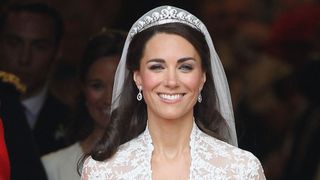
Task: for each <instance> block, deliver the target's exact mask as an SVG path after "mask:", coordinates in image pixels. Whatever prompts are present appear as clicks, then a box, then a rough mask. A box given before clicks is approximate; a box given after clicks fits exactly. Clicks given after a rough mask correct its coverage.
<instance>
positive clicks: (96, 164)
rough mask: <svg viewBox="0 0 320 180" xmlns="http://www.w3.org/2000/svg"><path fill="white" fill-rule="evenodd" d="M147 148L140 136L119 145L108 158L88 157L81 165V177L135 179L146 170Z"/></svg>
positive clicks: (141, 175)
mask: <svg viewBox="0 0 320 180" xmlns="http://www.w3.org/2000/svg"><path fill="white" fill-rule="evenodd" d="M146 158H147V150H146V145H145V144H144V142H143V140H142V139H141V136H139V137H137V138H135V139H133V140H131V141H129V142H127V143H125V144H123V145H121V146H120V147H119V149H118V151H117V152H116V153H115V154H114V155H113V156H112V157H111V158H109V159H107V160H104V161H96V160H94V159H93V158H92V157H88V158H87V159H86V161H85V163H84V165H83V169H82V178H83V179H90V180H91V179H135V178H138V177H143V175H144V174H145V172H146V168H145V167H146V162H147V161H146Z"/></svg>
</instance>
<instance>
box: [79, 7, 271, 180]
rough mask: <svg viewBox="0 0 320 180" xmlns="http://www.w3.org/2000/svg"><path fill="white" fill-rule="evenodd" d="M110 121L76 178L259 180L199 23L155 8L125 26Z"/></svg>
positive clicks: (179, 13) (260, 174) (183, 14)
mask: <svg viewBox="0 0 320 180" xmlns="http://www.w3.org/2000/svg"><path fill="white" fill-rule="evenodd" d="M113 88H114V89H113V103H112V114H111V121H110V125H109V126H108V128H107V129H106V131H105V134H104V136H103V138H102V139H101V140H100V142H99V143H98V144H97V145H96V146H95V148H94V149H93V150H92V152H91V153H90V156H89V157H88V158H87V159H86V160H85V163H84V168H83V170H82V179H90V180H91V179H265V176H264V173H263V169H262V167H261V164H260V162H259V160H258V159H257V158H256V157H255V156H254V155H252V154H251V153H250V152H247V151H244V150H241V149H239V148H237V147H236V146H237V139H236V131H235V127H234V119H233V111H232V106H231V100H230V94H229V88H228V84H227V81H226V77H225V73H224V70H223V67H222V65H221V62H220V60H219V57H218V55H217V53H216V52H215V49H214V46H213V44H212V40H211V37H210V35H209V33H208V31H207V29H206V27H205V26H204V24H203V23H202V22H201V21H200V20H199V19H197V18H196V17H195V16H193V15H192V14H190V13H189V12H187V11H185V10H182V9H179V8H176V7H171V6H161V7H158V8H155V9H153V10H151V11H149V12H147V13H146V14H145V15H143V16H142V17H141V18H140V19H139V20H138V21H137V22H135V23H134V24H133V26H132V28H131V30H130V31H129V34H128V37H127V40H126V43H125V46H124V49H123V53H122V57H121V61H120V63H119V65H118V69H117V72H116V77H115V83H114V87H113Z"/></svg>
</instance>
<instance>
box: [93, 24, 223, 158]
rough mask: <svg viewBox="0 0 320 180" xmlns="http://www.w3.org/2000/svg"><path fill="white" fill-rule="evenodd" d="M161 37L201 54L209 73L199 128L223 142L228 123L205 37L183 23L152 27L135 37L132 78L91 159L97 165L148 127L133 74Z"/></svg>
mask: <svg viewBox="0 0 320 180" xmlns="http://www.w3.org/2000/svg"><path fill="white" fill-rule="evenodd" d="M158 33H166V34H175V35H179V36H181V37H183V38H185V39H186V40H187V41H189V42H190V43H191V44H192V45H193V46H194V48H195V49H196V51H197V52H198V53H199V55H200V58H201V63H202V65H201V66H202V69H203V70H204V72H206V79H207V80H206V82H205V84H204V86H203V89H202V96H203V100H202V102H201V103H197V104H196V105H195V107H194V118H195V122H196V124H197V126H198V127H199V128H200V129H201V130H202V131H203V132H205V133H207V134H208V135H210V136H213V137H216V138H218V139H222V140H224V139H223V138H222V137H225V134H223V133H224V132H225V129H228V128H227V123H226V121H225V119H224V118H223V117H222V115H221V114H220V112H219V111H218V107H217V104H218V102H217V99H218V98H217V97H216V90H215V86H214V84H213V77H212V73H211V72H212V71H211V69H210V68H211V62H210V52H209V47H208V45H207V42H206V40H205V37H204V35H203V34H202V33H201V32H200V31H198V30H196V29H194V28H192V27H190V26H188V25H185V24H182V23H168V24H163V25H158V26H153V27H150V28H148V29H146V30H143V31H142V32H140V33H138V34H136V35H135V36H134V37H133V38H132V41H131V43H130V45H129V48H128V54H127V59H126V68H127V69H128V70H129V74H128V75H127V76H126V78H125V82H124V84H125V88H122V92H121V94H120V96H119V98H120V99H119V105H118V106H117V108H116V109H115V110H114V111H113V112H112V114H111V121H110V125H109V126H108V128H107V129H106V132H105V134H104V136H103V138H102V139H101V141H100V142H99V143H98V144H97V146H96V147H95V148H94V149H93V151H92V153H91V156H92V158H93V159H95V160H98V161H103V160H106V159H108V158H110V157H112V155H113V154H114V153H116V152H117V150H118V147H119V146H120V145H122V144H124V143H126V142H128V141H130V140H131V139H133V138H135V137H137V136H138V135H140V134H141V133H142V132H143V131H144V130H145V128H146V125H147V107H146V103H145V102H144V100H142V101H137V99H136V95H137V93H138V89H137V87H136V84H135V82H134V80H133V72H134V71H136V70H139V68H140V61H141V58H142V56H143V53H144V49H145V45H146V43H147V42H148V41H149V40H150V39H151V37H153V36H154V35H155V34H158Z"/></svg>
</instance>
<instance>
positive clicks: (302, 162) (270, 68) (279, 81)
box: [0, 0, 320, 179]
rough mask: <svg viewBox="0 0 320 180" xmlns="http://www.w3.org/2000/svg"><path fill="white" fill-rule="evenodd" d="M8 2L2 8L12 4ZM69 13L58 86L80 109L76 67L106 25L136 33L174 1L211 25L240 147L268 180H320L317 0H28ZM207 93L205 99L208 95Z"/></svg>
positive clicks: (54, 84)
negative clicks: (148, 16)
mask: <svg viewBox="0 0 320 180" xmlns="http://www.w3.org/2000/svg"><path fill="white" fill-rule="evenodd" d="M10 2H15V1H9V0H1V1H0V5H1V8H3V7H5V5H6V4H7V3H10ZM24 2H46V3H48V4H49V5H51V6H53V7H55V8H56V9H57V10H58V11H59V13H61V15H62V17H63V19H64V24H65V34H64V37H63V40H62V51H61V54H59V63H58V66H57V67H56V69H55V71H54V73H53V75H52V77H51V81H52V83H51V84H52V85H51V86H50V88H51V89H52V90H53V92H54V94H55V95H56V96H57V97H58V98H59V99H60V100H62V101H63V102H65V103H66V104H68V105H70V106H74V104H75V102H74V99H75V98H74V97H75V96H76V95H77V94H78V91H79V89H77V88H76V87H77V86H75V85H74V84H75V81H74V79H75V78H76V77H75V76H76V66H77V65H78V63H79V61H80V60H81V56H82V52H83V50H84V48H85V45H86V42H87V41H88V40H89V39H90V38H91V37H92V36H93V35H94V34H97V33H99V32H100V31H101V29H102V28H103V27H107V28H116V29H121V30H124V31H128V30H129V28H130V26H131V25H132V24H133V23H134V21H135V20H137V18H138V17H140V16H141V15H142V14H143V13H145V12H147V11H148V10H150V9H152V8H154V7H156V6H159V5H174V6H177V7H181V8H183V9H186V10H188V11H189V12H191V13H192V14H194V15H196V16H197V17H198V18H199V19H201V20H202V21H203V22H204V23H205V24H206V25H207V28H208V29H209V31H210V33H211V36H212V39H213V41H214V44H215V48H216V50H217V52H218V54H219V56H220V59H221V61H222V63H223V65H224V67H225V71H226V73H227V76H228V80H229V86H230V89H231V94H232V100H233V106H234V111H235V118H236V124H237V131H238V132H237V133H238V140H239V147H240V148H243V149H246V150H249V151H251V152H252V153H253V154H255V155H256V156H257V157H258V158H259V159H260V161H261V163H262V165H263V167H264V170H265V173H266V176H267V179H320V166H319V152H320V151H319V147H318V146H317V144H319V143H320V142H319V137H320V136H319V124H320V120H319V119H320V106H319V102H320V100H319V92H320V90H319V84H320V75H319V73H320V69H319V67H320V66H319V63H320V62H319V60H320V6H319V3H320V2H319V1H317V0H260V1H257V0H236V1H234V0H183V1H178V0H176V1H173V0H171V1H170V0H140V1H130V0H90V1H89V0H68V1H63V0H42V1H36V0H24ZM204 98H205V97H204Z"/></svg>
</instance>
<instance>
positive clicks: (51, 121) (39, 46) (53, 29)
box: [0, 3, 67, 155]
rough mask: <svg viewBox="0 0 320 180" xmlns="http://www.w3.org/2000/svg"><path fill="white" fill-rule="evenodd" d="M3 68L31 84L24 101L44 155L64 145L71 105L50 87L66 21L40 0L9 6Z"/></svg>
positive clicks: (0, 52)
mask: <svg viewBox="0 0 320 180" xmlns="http://www.w3.org/2000/svg"><path fill="white" fill-rule="evenodd" d="M0 28H1V29H0V30H1V32H0V33H1V34H0V35H1V38H0V57H1V61H0V70H1V69H2V70H4V71H7V72H11V73H13V74H15V75H17V76H18V77H19V78H20V79H21V81H22V83H24V84H25V85H26V86H27V91H26V93H25V94H23V96H22V101H21V102H22V104H23V106H24V110H25V111H24V112H25V116H26V119H27V122H28V124H29V126H30V128H31V130H32V132H33V135H34V138H35V141H36V144H37V146H38V149H39V152H40V155H43V154H46V153H48V152H51V151H54V150H57V149H59V148H61V147H63V146H64V143H63V126H64V121H63V120H64V119H66V113H67V107H66V106H65V105H64V104H63V103H61V102H60V101H59V100H58V99H57V98H55V97H54V96H53V95H52V94H51V93H50V91H49V90H48V89H49V83H48V78H49V75H50V72H51V71H52V69H53V67H54V64H55V63H56V61H57V59H58V54H59V45H60V41H61V38H62V35H63V21H62V18H61V17H60V15H59V14H58V13H57V12H56V10H55V9H53V8H51V7H49V6H47V5H45V4H40V3H34V4H20V5H12V6H9V7H8V8H7V9H6V10H5V11H4V13H3V15H2V17H1V20H0Z"/></svg>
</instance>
